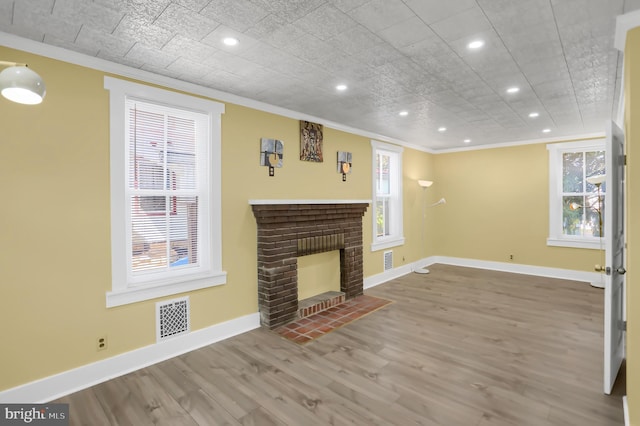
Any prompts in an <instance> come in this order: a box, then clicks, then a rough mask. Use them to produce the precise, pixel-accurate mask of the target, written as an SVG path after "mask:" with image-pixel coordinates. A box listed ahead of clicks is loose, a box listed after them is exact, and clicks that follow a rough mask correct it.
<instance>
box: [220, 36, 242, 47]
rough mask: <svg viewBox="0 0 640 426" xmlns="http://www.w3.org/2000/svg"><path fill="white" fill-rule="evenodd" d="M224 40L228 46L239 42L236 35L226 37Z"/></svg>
mask: <svg viewBox="0 0 640 426" xmlns="http://www.w3.org/2000/svg"><path fill="white" fill-rule="evenodd" d="M222 42H223V43H224V44H226V45H227V46H235V45H237V44H238V43H239V41H238V39H237V38H234V37H225V38H224V39H222Z"/></svg>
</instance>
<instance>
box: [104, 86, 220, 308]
mask: <svg viewBox="0 0 640 426" xmlns="http://www.w3.org/2000/svg"><path fill="white" fill-rule="evenodd" d="M104 88H105V89H106V90H108V91H109V95H110V98H109V99H110V101H109V103H110V106H109V114H110V128H109V131H110V161H111V166H110V167H111V169H110V174H111V179H110V183H111V279H112V289H111V291H108V292H107V294H106V305H107V307H108V308H109V307H114V306H120V305H125V304H129V303H135V302H140V301H143V300H149V299H154V298H157V297H163V296H169V295H173V294H177V293H183V292H188V291H193V290H198V289H203V288H208V287H213V286H216V285H221V284H225V283H226V281H227V273H226V272H224V271H222V238H221V235H222V233H221V230H222V221H221V217H222V210H221V182H222V177H221V172H220V166H221V158H220V155H221V153H220V147H221V115H222V114H223V113H224V110H225V108H224V104H221V103H218V102H213V101H209V100H206V99H201V98H196V97H193V96H189V95H184V94H180V93H176V92H171V91H168V90H162V89H158V88H154V87H151V86H146V85H143V84H137V83H133V82H129V81H124V80H120V79H115V78H111V77H105V78H104ZM127 97H136V98H139V99H141V100H148V101H150V102H155V103H161V104H165V105H168V106H176V107H178V108H184V109H190V110H193V111H198V112H202V113H205V114H208V115H209V117H210V123H209V125H210V128H211V144H210V146H209V162H210V174H209V190H210V198H209V223H208V226H209V229H208V231H207V232H208V233H209V247H208V250H209V259H208V260H209V265H210V267H209V269H208V270H207V271H204V272H200V273H198V274H191V275H187V276H182V277H175V278H171V279H164V280H159V281H156V282H153V283H149V284H144V285H138V286H133V285H132V283H131V282H130V280H129V279H128V266H127V265H128V260H127V250H126V248H127V247H128V244H127V230H126V223H127V222H126V217H125V212H126V211H127V209H126V206H127V200H126V191H125V189H126V187H125V185H126V173H125V171H126V168H125V167H126V161H127V160H126V158H127V152H126V144H125V141H124V135H125V130H124V129H125V119H126V113H125V99H126V98H127Z"/></svg>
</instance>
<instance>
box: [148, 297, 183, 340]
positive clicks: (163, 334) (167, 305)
mask: <svg viewBox="0 0 640 426" xmlns="http://www.w3.org/2000/svg"><path fill="white" fill-rule="evenodd" d="M190 330H191V324H190V321H189V296H185V297H181V298H179V299H173V300H164V301H162V302H157V303H156V336H157V341H158V342H160V341H162V340H166V339H169V338H171V337H174V336H179V335H181V334H187V333H189V331H190Z"/></svg>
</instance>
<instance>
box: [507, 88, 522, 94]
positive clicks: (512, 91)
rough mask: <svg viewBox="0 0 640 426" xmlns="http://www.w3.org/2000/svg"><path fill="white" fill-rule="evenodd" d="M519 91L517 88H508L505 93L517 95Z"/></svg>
mask: <svg viewBox="0 0 640 426" xmlns="http://www.w3.org/2000/svg"><path fill="white" fill-rule="evenodd" d="M519 91H520V88H519V87H509V88H508V89H507V93H518V92H519Z"/></svg>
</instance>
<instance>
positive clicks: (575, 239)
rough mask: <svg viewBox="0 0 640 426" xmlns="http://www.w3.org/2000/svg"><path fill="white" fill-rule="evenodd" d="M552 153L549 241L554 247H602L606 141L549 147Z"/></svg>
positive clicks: (550, 157) (568, 143)
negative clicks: (599, 179)
mask: <svg viewBox="0 0 640 426" xmlns="http://www.w3.org/2000/svg"><path fill="white" fill-rule="evenodd" d="M547 149H548V150H549V238H548V239H547V244H548V245H551V246H562V247H578V248H594V249H599V248H601V247H602V241H601V238H602V237H604V235H603V234H604V220H605V218H604V202H605V198H606V190H607V188H606V184H605V183H604V182H603V183H601V184H599V183H598V179H597V178H596V177H597V176H603V175H604V174H605V144H604V141H603V140H591V141H579V142H567V143H558V144H549V145H547Z"/></svg>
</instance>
